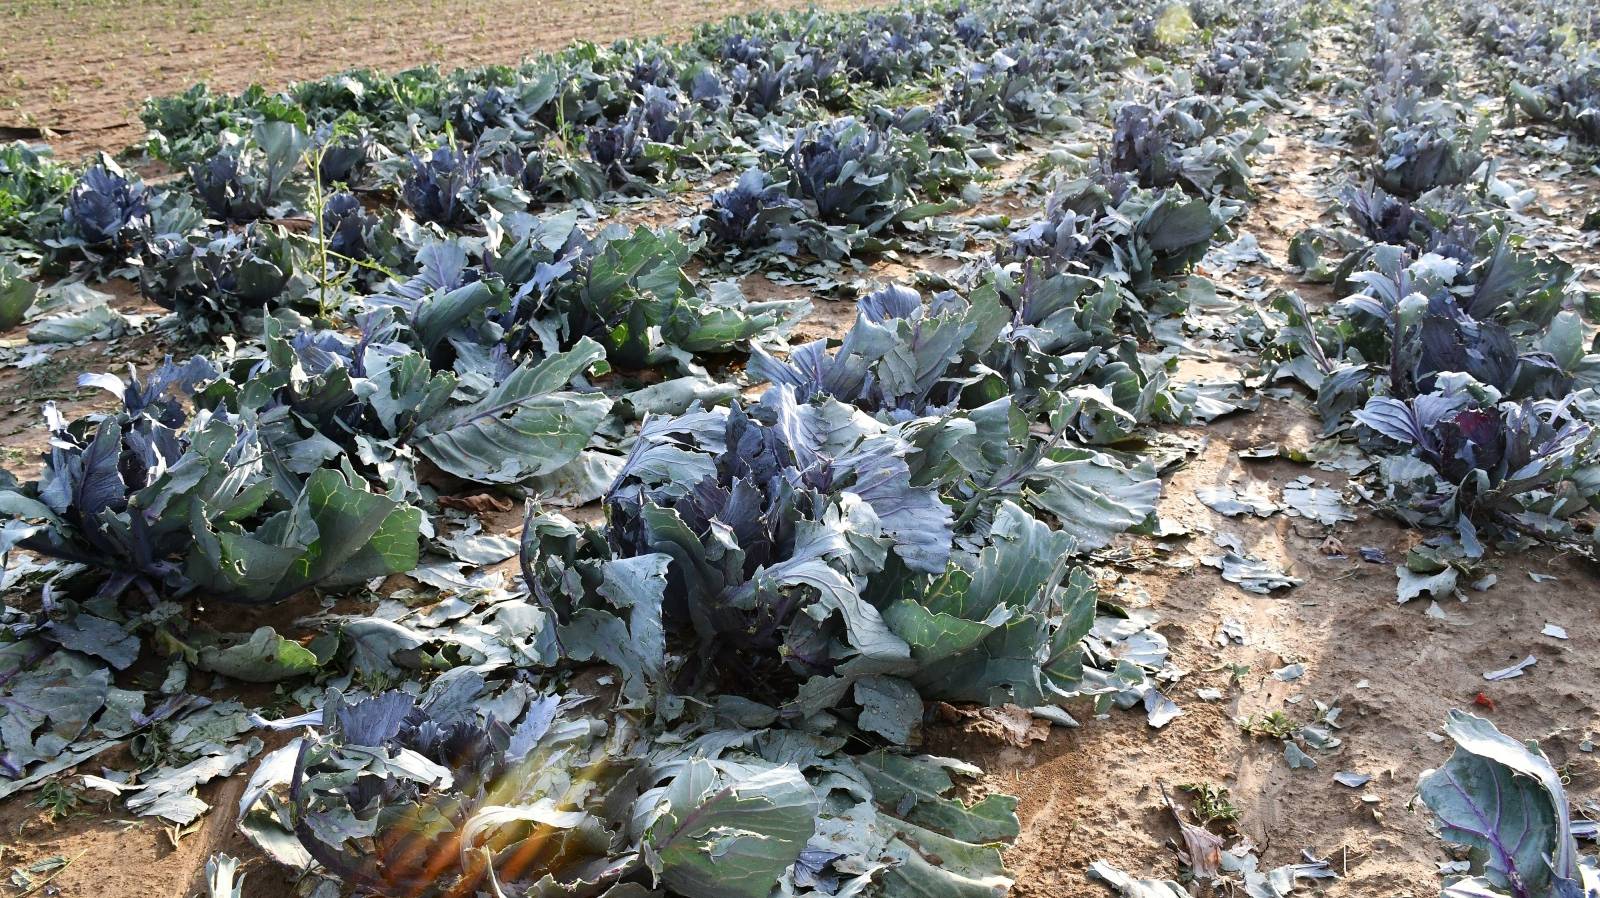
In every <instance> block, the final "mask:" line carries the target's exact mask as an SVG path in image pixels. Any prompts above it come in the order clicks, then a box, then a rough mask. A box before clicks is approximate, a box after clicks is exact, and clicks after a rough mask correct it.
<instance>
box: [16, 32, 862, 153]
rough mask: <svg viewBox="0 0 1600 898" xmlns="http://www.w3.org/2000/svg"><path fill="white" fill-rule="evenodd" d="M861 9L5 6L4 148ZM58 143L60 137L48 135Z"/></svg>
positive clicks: (83, 146) (102, 146) (112, 147)
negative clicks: (573, 51) (354, 75)
mask: <svg viewBox="0 0 1600 898" xmlns="http://www.w3.org/2000/svg"><path fill="white" fill-rule="evenodd" d="M808 5H815V6H817V7H819V8H824V9H846V8H859V7H862V6H867V5H870V4H869V3H865V2H861V0H733V2H729V3H717V4H711V5H705V4H696V3H690V2H685V0H641V2H635V3H612V4H600V5H595V4H590V3H582V2H575V0H556V2H543V3H527V2H524V0H384V2H378V0H350V2H329V0H198V2H182V3H180V2H176V0H151V2H145V0H10V2H7V3H5V4H3V5H0V28H3V29H4V31H5V32H6V39H5V41H4V42H0V140H6V139H12V138H24V139H29V140H37V139H39V137H40V135H41V130H40V129H46V130H48V131H50V132H54V133H55V134H56V135H58V136H57V137H54V138H52V139H51V142H52V143H53V144H54V146H55V147H56V152H57V154H58V155H60V156H62V157H63V158H73V157H77V156H82V155H86V154H88V153H91V152H93V151H95V150H108V151H113V152H115V151H118V150H121V149H122V148H123V147H126V146H128V145H130V144H132V143H134V142H136V141H139V140H141V139H142V138H143V134H144V129H143V126H142V125H140V124H139V107H140V104H142V103H143V101H144V99H145V98H146V97H149V96H162V95H167V94H172V93H175V92H178V91H181V90H183V89H184V88H186V87H187V86H188V85H190V84H194V83H196V82H201V81H203V82H205V83H207V84H209V85H210V86H211V87H212V88H215V89H218V90H224V91H230V92H231V91H238V90H241V89H243V88H245V87H247V86H249V85H251V84H263V85H266V86H267V87H270V88H274V89H276V88H280V87H282V86H284V85H285V84H287V83H289V82H291V81H295V80H302V79H308V78H316V77H321V76H323V75H328V74H332V73H334V72H340V71H344V70H346V69H352V68H358V67H363V66H372V67H376V68H381V69H402V68H407V67H410V66H416V65H422V64H425V63H439V64H443V65H448V66H450V67H455V66H469V65H480V64H487V63H515V62H518V61H519V60H521V59H522V58H523V57H524V56H527V55H528V54H530V53H533V52H535V51H539V50H555V49H559V48H561V47H565V46H566V45H568V44H570V43H572V42H573V41H579V40H587V41H597V42H606V41H612V40H615V39H617V38H620V37H652V36H663V37H677V38H681V37H683V36H685V35H687V34H689V33H690V32H691V31H692V30H693V29H694V28H695V27H696V26H698V25H700V24H702V23H705V22H710V21H716V20H720V19H722V18H725V17H727V16H732V15H740V14H744V13H750V12H756V11H760V10H775V9H792V8H796V7H803V6H808ZM46 136H48V135H46Z"/></svg>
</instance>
